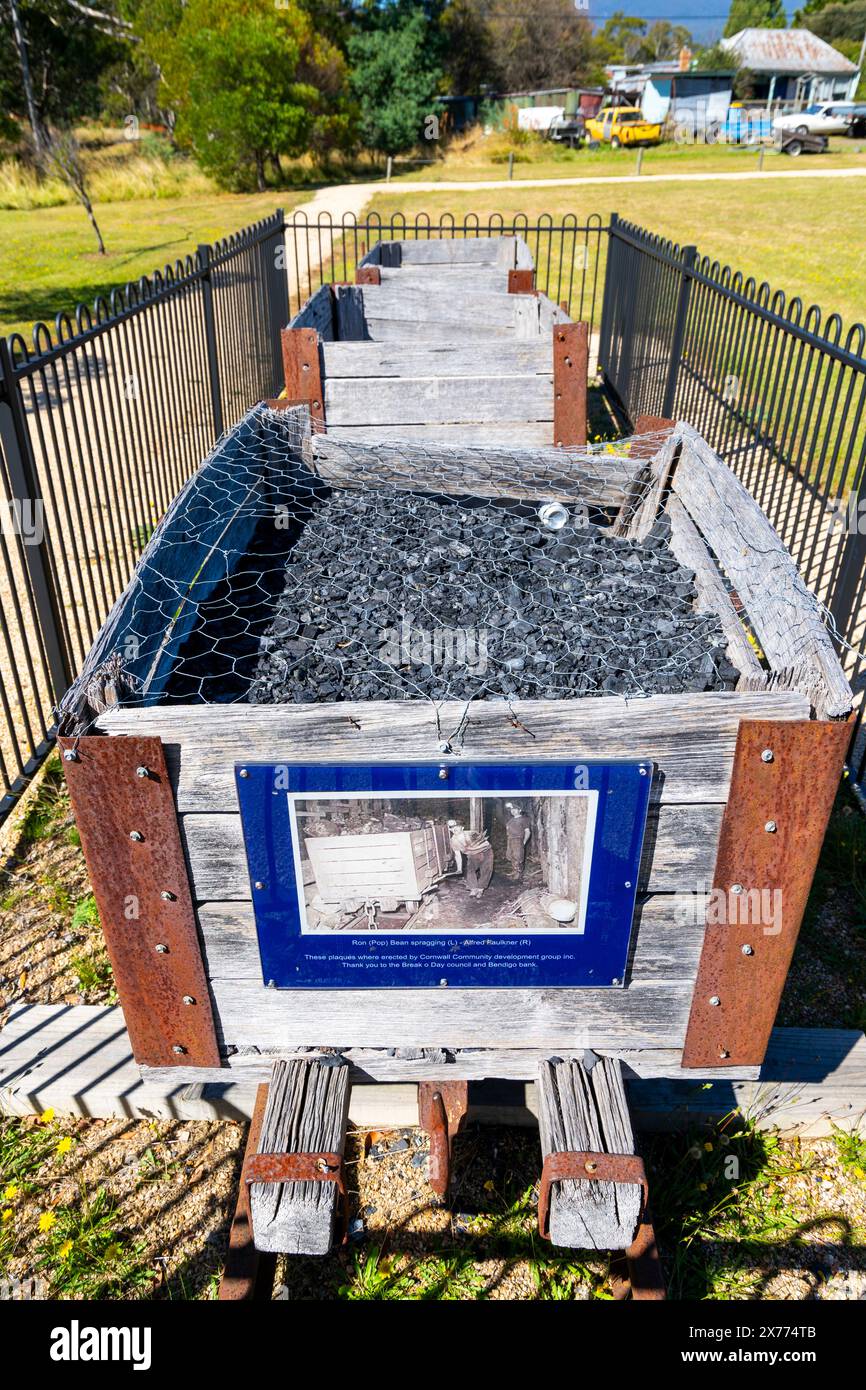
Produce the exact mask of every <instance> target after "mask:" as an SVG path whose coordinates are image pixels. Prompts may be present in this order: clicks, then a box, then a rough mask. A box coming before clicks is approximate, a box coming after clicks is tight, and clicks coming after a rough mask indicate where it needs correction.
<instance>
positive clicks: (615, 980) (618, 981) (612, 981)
mask: <svg viewBox="0 0 866 1390" xmlns="http://www.w3.org/2000/svg"><path fill="white" fill-rule="evenodd" d="M619 983H620V978H619V976H618V975H614V977H613V979H612V980H611V984H612V985H618V984H619Z"/></svg>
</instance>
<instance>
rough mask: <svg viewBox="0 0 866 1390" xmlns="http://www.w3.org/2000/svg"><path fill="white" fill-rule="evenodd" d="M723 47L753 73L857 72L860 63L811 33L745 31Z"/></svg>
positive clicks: (731, 38) (723, 41)
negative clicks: (857, 63)
mask: <svg viewBox="0 0 866 1390" xmlns="http://www.w3.org/2000/svg"><path fill="white" fill-rule="evenodd" d="M722 45H723V47H725V48H730V49H733V51H734V52H735V53H736V54H737V56H738V57H739V59H740V60H741V62H742V64H743V66H744V67H746V68H751V70H752V72H790V73H812V72H815V73H818V72H832V73H852V74H853V73H855V72H856V71H857V65H856V63H852V62H850V60H849V59H848V58H846V57H845V55H844V54H843V53H840V52H839V51H838V49H835V48H833V47H832V45H830V44H829V43H825V42H824V40H823V39H819V38H818V35H817V34H813V33H812V32H811V30H809V29H741V30H740V32H739V33H738V34H732V35H731V37H730V38H729V39H722Z"/></svg>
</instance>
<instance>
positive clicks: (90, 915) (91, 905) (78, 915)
mask: <svg viewBox="0 0 866 1390" xmlns="http://www.w3.org/2000/svg"><path fill="white" fill-rule="evenodd" d="M72 925H73V927H98V926H99V909H98V907H97V906H96V899H95V898H94V896H93V894H92V893H88V894H87V896H86V897H84V898H79V900H78V902H77V903H76V904H75V907H74V909H73V912H72Z"/></svg>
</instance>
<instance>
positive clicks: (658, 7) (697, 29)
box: [589, 0, 799, 43]
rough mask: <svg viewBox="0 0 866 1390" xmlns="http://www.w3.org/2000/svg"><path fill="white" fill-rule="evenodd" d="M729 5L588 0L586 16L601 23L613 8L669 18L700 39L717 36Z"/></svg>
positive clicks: (710, 0) (718, 0)
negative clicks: (587, 13)
mask: <svg viewBox="0 0 866 1390" xmlns="http://www.w3.org/2000/svg"><path fill="white" fill-rule="evenodd" d="M729 8H730V4H729V0H589V18H590V19H591V20H592V21H593V23H595V24H604V21H605V20H606V19H610V17H611V15H612V14H614V13H615V11H616V10H624V11H625V13H626V14H636V15H640V17H641V19H646V20H649V22H650V24H652V22H653V20H655V19H669V20H670V21H671V23H672V24H684V25H685V27H686V28H687V29H689V30H690V31H691V33H692V34H693V35H694V37H695V38H696V39H700V41H701V43H707V42H709V41H710V40H712V39H716V38H719V37H720V35H721V32H722V30H723V29H724V27H725V20H726V19H727V17H728V9H729ZM785 8H786V10H787V14H788V23H789V24H790V22H791V16H792V15H793V13H794V11H795V10H796V9H798V8H799V5H798V4H797V3H795V4H790V5H786V7H785Z"/></svg>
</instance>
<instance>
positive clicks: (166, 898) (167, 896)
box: [159, 888, 177, 903]
mask: <svg viewBox="0 0 866 1390" xmlns="http://www.w3.org/2000/svg"><path fill="white" fill-rule="evenodd" d="M159 896H160V897H161V898H162V900H163V902H164V903H173V902H176V901H177V894H176V893H170V892H169V891H168V889H167V888H163V890H162V892H161V893H160V895H159Z"/></svg>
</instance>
